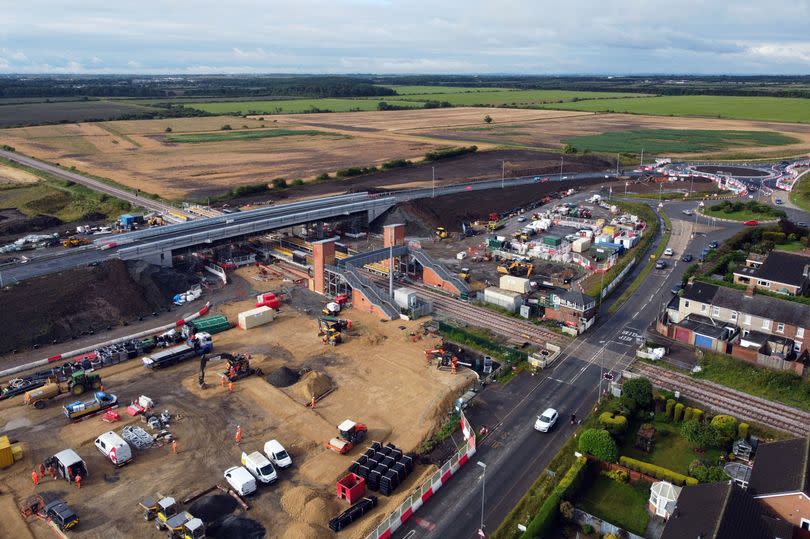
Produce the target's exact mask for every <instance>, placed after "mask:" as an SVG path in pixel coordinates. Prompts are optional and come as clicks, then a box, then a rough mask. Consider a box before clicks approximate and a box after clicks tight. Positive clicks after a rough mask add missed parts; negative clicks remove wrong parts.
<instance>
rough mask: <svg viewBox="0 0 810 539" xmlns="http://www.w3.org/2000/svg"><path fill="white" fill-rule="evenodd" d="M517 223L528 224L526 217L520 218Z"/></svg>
mask: <svg viewBox="0 0 810 539" xmlns="http://www.w3.org/2000/svg"><path fill="white" fill-rule="evenodd" d="M517 222H518V223H525V222H526V218H525V217H518V219H517Z"/></svg>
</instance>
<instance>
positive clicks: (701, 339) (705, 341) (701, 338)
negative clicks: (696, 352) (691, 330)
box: [695, 333, 714, 350]
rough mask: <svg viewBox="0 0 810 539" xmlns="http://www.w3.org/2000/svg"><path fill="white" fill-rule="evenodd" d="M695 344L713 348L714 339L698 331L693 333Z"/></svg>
mask: <svg viewBox="0 0 810 539" xmlns="http://www.w3.org/2000/svg"><path fill="white" fill-rule="evenodd" d="M695 346H697V347H698V348H706V349H708V350H714V339H712V338H711V337H707V336H706V335H701V334H700V333H695Z"/></svg>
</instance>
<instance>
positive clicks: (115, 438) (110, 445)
mask: <svg viewBox="0 0 810 539" xmlns="http://www.w3.org/2000/svg"><path fill="white" fill-rule="evenodd" d="M95 444H96V448H97V449H98V450H99V451H101V454H102V455H104V456H105V457H107V458H108V459H110V461H111V462H112V463H113V464H115V465H116V466H123V465H124V464H126V463H127V462H129V461H131V460H132V448H130V447H129V444H128V443H127V442H126V440H124V439H123V438H121V437H120V436H119V435H118V434H116V433H115V432H113V431H109V432H105V433H104V434H102V435H101V436H99V437H98V438H96V441H95Z"/></svg>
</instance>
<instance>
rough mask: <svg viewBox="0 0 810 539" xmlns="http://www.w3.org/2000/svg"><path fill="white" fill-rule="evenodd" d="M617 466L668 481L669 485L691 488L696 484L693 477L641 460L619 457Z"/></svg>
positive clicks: (696, 481)
mask: <svg viewBox="0 0 810 539" xmlns="http://www.w3.org/2000/svg"><path fill="white" fill-rule="evenodd" d="M619 464H621V465H622V466H625V467H627V468H630V469H631V470H634V471H636V472H641V473H643V474H646V475H651V476H653V477H655V478H656V479H662V480H664V481H669V482H670V483H674V484H676V485H679V486H682V485H688V486H692V485H697V484H698V480H697V479H695V478H694V477H689V476H688V475H683V474H681V473H678V472H674V471H672V470H670V469H667V468H664V467H662V466H656V465H655V464H650V463H649V462H644V461H642V460H636V459H631V458H630V457H620V458H619Z"/></svg>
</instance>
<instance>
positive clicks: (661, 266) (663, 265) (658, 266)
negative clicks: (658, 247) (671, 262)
mask: <svg viewBox="0 0 810 539" xmlns="http://www.w3.org/2000/svg"><path fill="white" fill-rule="evenodd" d="M666 267H667V263H666V262H664V261H663V260H659V261H658V262H656V263H655V269H664V268H666Z"/></svg>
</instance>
